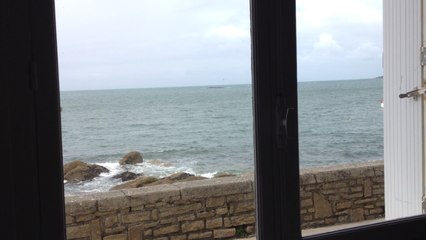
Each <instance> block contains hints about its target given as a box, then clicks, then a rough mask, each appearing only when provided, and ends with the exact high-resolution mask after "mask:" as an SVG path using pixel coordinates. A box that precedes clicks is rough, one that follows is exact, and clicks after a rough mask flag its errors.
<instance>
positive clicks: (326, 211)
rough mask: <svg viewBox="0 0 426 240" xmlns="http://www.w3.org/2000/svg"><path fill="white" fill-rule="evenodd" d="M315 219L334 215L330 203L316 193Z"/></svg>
mask: <svg viewBox="0 0 426 240" xmlns="http://www.w3.org/2000/svg"><path fill="white" fill-rule="evenodd" d="M314 206H315V219H320V218H326V217H330V216H332V215H333V211H332V208H331V204H330V202H329V201H328V200H327V199H326V197H325V196H324V195H322V194H318V193H314Z"/></svg>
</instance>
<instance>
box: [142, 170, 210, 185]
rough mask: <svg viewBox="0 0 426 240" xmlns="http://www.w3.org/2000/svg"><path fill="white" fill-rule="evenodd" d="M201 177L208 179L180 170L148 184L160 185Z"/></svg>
mask: <svg viewBox="0 0 426 240" xmlns="http://www.w3.org/2000/svg"><path fill="white" fill-rule="evenodd" d="M201 179H206V178H205V177H201V176H195V175H193V174H190V173H186V172H178V173H175V174H172V175H170V176H167V177H164V178H161V179H160V180H158V181H156V182H153V183H150V184H148V185H150V186H152V185H160V184H170V183H175V182H188V181H195V180H201Z"/></svg>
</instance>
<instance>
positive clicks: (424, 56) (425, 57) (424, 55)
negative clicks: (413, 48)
mask: <svg viewBox="0 0 426 240" xmlns="http://www.w3.org/2000/svg"><path fill="white" fill-rule="evenodd" d="M420 63H421V65H422V66H424V65H426V47H422V49H421V51H420Z"/></svg>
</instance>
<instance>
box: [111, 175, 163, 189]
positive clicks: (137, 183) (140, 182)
mask: <svg viewBox="0 0 426 240" xmlns="http://www.w3.org/2000/svg"><path fill="white" fill-rule="evenodd" d="M157 180H158V179H157V178H155V177H150V176H141V177H138V178H136V179H133V180H131V181H128V182H125V183H122V184H119V185H117V186H114V187H112V188H111V189H110V191H111V190H120V189H126V188H139V187H143V186H147V185H148V184H150V183H153V182H156V181H157Z"/></svg>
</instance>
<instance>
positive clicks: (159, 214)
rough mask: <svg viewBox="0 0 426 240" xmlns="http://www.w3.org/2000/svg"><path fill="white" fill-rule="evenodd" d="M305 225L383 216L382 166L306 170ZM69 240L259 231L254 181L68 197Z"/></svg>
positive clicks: (164, 239) (166, 239)
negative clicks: (255, 228)
mask: <svg viewBox="0 0 426 240" xmlns="http://www.w3.org/2000/svg"><path fill="white" fill-rule="evenodd" d="M300 180H301V206H302V209H301V215H302V227H303V228H311V227H320V226H327V225H333V224H339V223H348V222H355V221H362V220H367V219H375V218H382V217H383V216H384V210H383V209H384V196H383V191H384V190H383V188H384V186H383V185H384V183H383V162H370V163H364V164H358V165H342V166H337V167H332V168H330V167H327V168H315V169H309V170H303V171H302V172H301V176H300ZM66 222H67V239H104V240H119V239H131V240H133V239H138V240H140V239H161V240H178V239H215V238H219V239H220V238H234V237H238V236H241V235H245V234H252V233H254V223H255V205H254V185H253V177H250V176H246V177H224V178H216V179H207V180H200V181H192V182H181V183H175V184H165V185H158V186H151V187H143V188H139V189H130V190H121V191H111V192H104V193H93V194H87V195H82V196H72V197H67V198H66Z"/></svg>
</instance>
